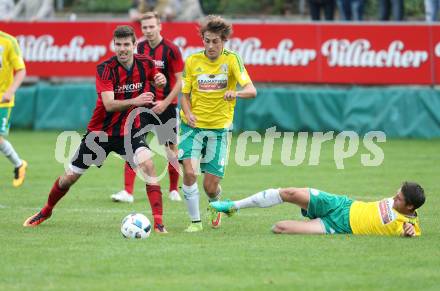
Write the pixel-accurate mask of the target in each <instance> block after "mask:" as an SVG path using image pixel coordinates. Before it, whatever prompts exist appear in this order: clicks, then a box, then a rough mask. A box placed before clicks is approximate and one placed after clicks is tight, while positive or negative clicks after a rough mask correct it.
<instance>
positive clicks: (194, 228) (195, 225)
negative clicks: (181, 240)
mask: <svg viewBox="0 0 440 291" xmlns="http://www.w3.org/2000/svg"><path fill="white" fill-rule="evenodd" d="M202 230H203V225H202V223H201V222H192V223H191V224H190V225H189V226H188V228H187V229H185V232H198V231H202Z"/></svg>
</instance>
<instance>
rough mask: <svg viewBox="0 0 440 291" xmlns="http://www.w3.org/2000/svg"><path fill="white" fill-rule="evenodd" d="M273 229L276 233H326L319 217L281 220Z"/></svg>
mask: <svg viewBox="0 0 440 291" xmlns="http://www.w3.org/2000/svg"><path fill="white" fill-rule="evenodd" d="M272 231H273V232H274V233H276V234H325V231H324V228H323V226H322V223H321V221H320V219H319V218H317V219H312V220H309V221H298V220H283V221H279V222H277V223H276V224H275V225H274V226H273V227H272Z"/></svg>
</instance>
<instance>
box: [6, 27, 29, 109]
mask: <svg viewBox="0 0 440 291" xmlns="http://www.w3.org/2000/svg"><path fill="white" fill-rule="evenodd" d="M24 68H25V65H24V61H23V58H22V56H21V50H20V47H19V46H18V43H17V40H16V39H15V37H13V36H12V35H9V34H7V33H5V32H3V31H0V108H3V107H13V106H14V97H12V99H11V101H9V102H8V103H4V102H1V98H3V94H4V93H5V92H6V90H8V88H9V87H10V86H11V85H12V83H13V82H14V73H15V71H18V70H21V69H24Z"/></svg>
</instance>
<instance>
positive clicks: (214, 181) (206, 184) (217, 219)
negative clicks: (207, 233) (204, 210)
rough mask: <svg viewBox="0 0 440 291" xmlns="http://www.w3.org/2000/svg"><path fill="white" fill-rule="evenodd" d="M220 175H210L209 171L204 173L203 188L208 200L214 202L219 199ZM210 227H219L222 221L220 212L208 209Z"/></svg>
mask: <svg viewBox="0 0 440 291" xmlns="http://www.w3.org/2000/svg"><path fill="white" fill-rule="evenodd" d="M219 183H220V177H217V176H215V175H212V174H210V173H205V175H204V178H203V188H204V189H205V193H206V195H208V197H209V202H215V201H219V200H220V196H221V192H222V190H221V187H220V184H219ZM209 219H210V220H211V227H212V228H219V227H220V225H221V221H222V216H221V212H217V211H210V217H209Z"/></svg>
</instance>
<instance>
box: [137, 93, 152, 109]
mask: <svg viewBox="0 0 440 291" xmlns="http://www.w3.org/2000/svg"><path fill="white" fill-rule="evenodd" d="M153 101H154V94H153V93H151V92H145V93H142V94H141V95H139V96H137V97H136V98H134V99H133V105H134V106H136V107H139V106H146V105H150V104H152V103H153Z"/></svg>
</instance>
